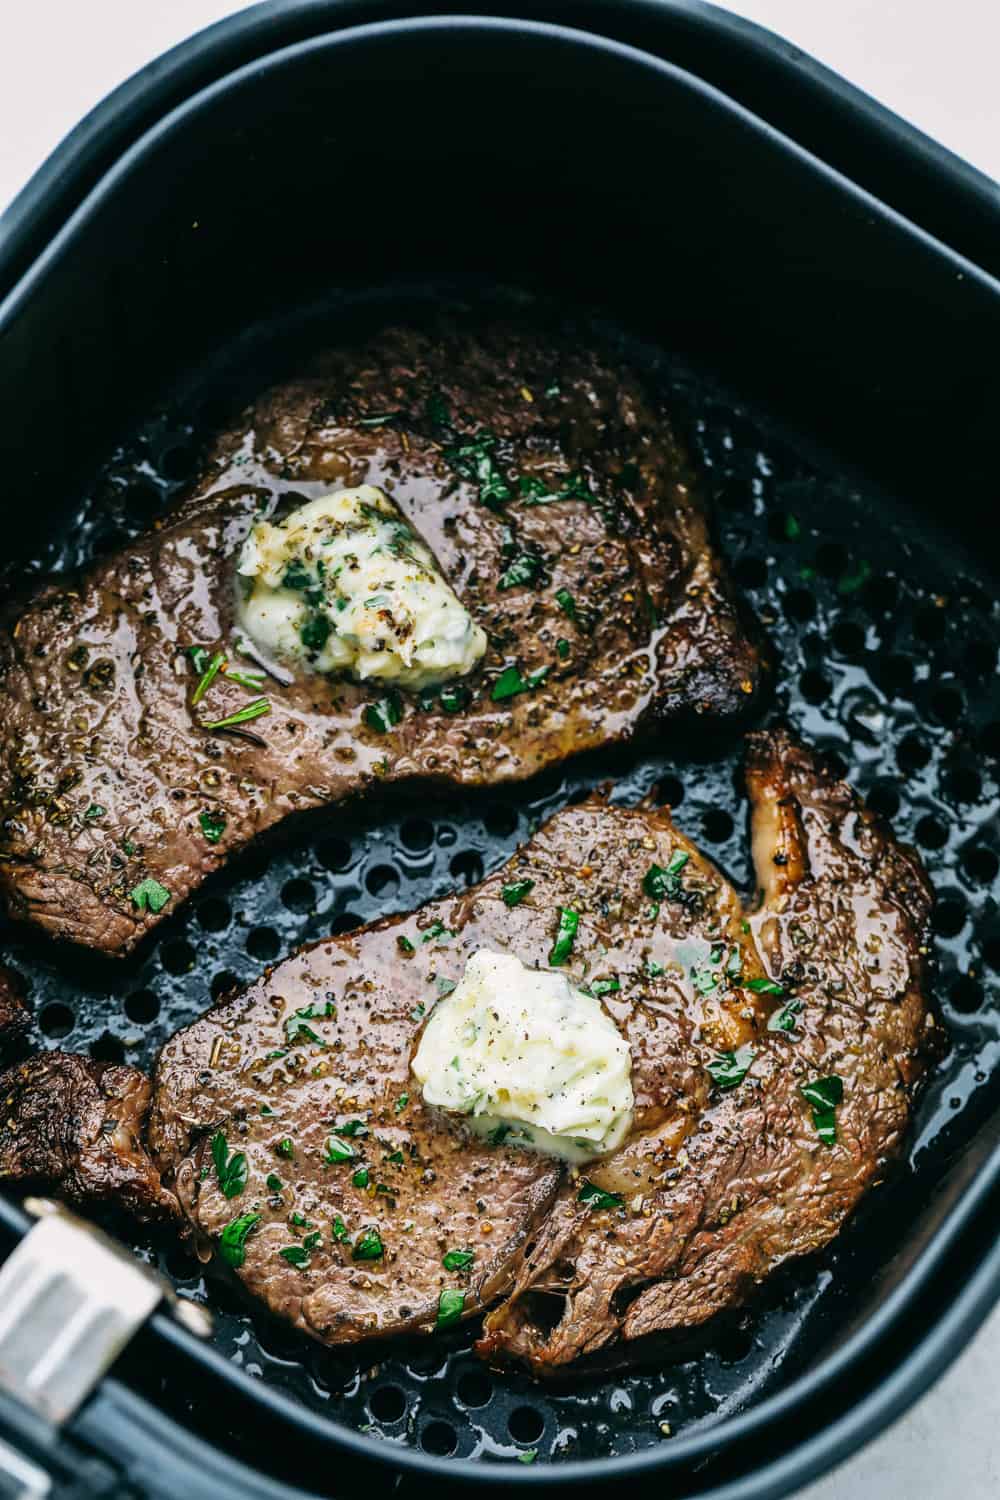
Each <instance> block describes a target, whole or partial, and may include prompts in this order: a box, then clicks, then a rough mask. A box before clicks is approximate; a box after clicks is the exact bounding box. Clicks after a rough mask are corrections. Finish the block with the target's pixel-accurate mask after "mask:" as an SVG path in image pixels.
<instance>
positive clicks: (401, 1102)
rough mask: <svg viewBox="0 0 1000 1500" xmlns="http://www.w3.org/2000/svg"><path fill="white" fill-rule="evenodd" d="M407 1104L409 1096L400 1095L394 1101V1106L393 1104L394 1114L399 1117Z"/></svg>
mask: <svg viewBox="0 0 1000 1500" xmlns="http://www.w3.org/2000/svg"><path fill="white" fill-rule="evenodd" d="M409 1102H410V1096H409V1094H400V1096H399V1098H398V1099H397V1100H396V1104H395V1112H396V1114H397V1115H401V1114H402V1113H403V1110H404V1109H405V1108H406V1106H407V1105H408V1104H409Z"/></svg>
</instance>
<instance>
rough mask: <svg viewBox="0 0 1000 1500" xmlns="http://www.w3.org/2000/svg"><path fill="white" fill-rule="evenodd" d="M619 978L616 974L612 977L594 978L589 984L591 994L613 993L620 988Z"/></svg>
mask: <svg viewBox="0 0 1000 1500" xmlns="http://www.w3.org/2000/svg"><path fill="white" fill-rule="evenodd" d="M621 987H622V984H621V980H620V979H619V978H618V976H617V974H616V975H615V977H614V978H613V979H595V980H594V982H593V984H592V985H591V986H590V993H591V994H592V995H614V994H617V992H618V991H619V990H620V989H621Z"/></svg>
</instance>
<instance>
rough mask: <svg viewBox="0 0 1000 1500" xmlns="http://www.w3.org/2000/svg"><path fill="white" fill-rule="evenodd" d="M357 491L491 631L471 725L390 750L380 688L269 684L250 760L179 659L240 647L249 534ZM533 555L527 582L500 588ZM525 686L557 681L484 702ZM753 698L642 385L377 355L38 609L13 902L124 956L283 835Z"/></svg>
mask: <svg viewBox="0 0 1000 1500" xmlns="http://www.w3.org/2000/svg"><path fill="white" fill-rule="evenodd" d="M463 444H464V445H465V446H466V448H467V449H468V450H469V452H471V457H470V456H469V452H467V453H466V457H465V458H464V459H463V458H455V457H454V452H455V451H457V449H458V448H461V447H462V445H463ZM470 445H471V446H470ZM522 482H523V483H522ZM362 483H371V484H375V485H378V486H380V487H383V488H384V489H386V491H387V492H388V493H389V494H390V495H391V496H392V497H393V499H394V500H395V501H397V502H398V504H399V505H400V507H401V508H402V510H403V511H404V513H405V514H406V517H407V518H408V520H409V521H410V522H411V523H412V525H413V526H414V528H415V529H416V530H417V531H418V532H419V533H420V534H421V535H422V536H423V538H424V539H425V540H426V541H427V542H428V543H429V545H430V546H431V548H432V550H433V551H434V553H435V555H436V557H437V560H438V562H439V564H440V566H441V568H442V569H443V571H444V574H445V575H446V577H447V578H448V579H449V581H450V582H451V583H452V585H453V586H454V587H455V588H456V589H457V591H458V593H459V595H460V597H461V598H462V600H463V602H464V603H465V604H466V607H467V608H468V609H469V610H470V611H471V613H472V614H473V616H474V618H475V619H476V620H477V621H478V622H479V623H480V624H481V625H482V626H483V627H484V629H485V630H486V631H487V633H488V638H489V648H488V651H487V655H486V657H485V659H484V662H483V663H482V664H481V665H480V667H479V668H478V669H477V671H476V672H475V673H474V674H473V675H472V676H471V677H470V678H469V679H468V684H469V687H470V688H471V690H472V700H471V702H470V703H469V704H468V706H466V707H465V708H464V710H462V711H461V712H459V713H457V714H455V713H447V712H444V711H442V709H441V707H440V704H438V703H434V704H433V705H431V706H430V707H418V705H417V703H416V700H415V699H414V698H412V697H409V698H408V699H407V706H406V709H405V713H404V716H403V719H402V722H401V723H400V724H398V726H396V727H394V728H393V729H392V730H391V732H389V733H379V732H378V731H377V730H376V729H373V728H372V727H371V726H370V725H369V724H368V723H366V722H365V720H364V710H365V707H366V706H370V705H371V703H372V701H373V699H375V698H378V697H380V696H381V695H382V693H383V692H384V688H379V687H377V686H376V687H366V686H363V685H362V686H359V685H356V684H354V683H352V682H347V681H342V680H331V679H327V678H323V677H319V676H311V677H310V676H306V677H303V678H300V679H299V680H297V681H295V682H293V683H291V684H289V685H283V684H281V683H278V682H271V683H269V684H268V685H267V688H266V690H265V691H266V693H267V696H268V698H269V700H270V703H271V712H270V715H269V716H268V717H267V718H264V719H261V720H258V721H257V722H255V723H254V725H253V729H252V731H251V735H250V737H244V738H240V737H235V736H232V735H228V734H226V733H225V732H214V733H213V732H207V731H206V730H205V729H204V728H203V727H201V725H202V724H203V723H204V722H208V721H213V722H214V721H215V720H216V719H218V718H221V717H225V716H227V715H229V714H231V713H233V712H234V711H236V710H237V709H239V708H241V707H243V706H245V705H246V704H247V702H248V697H247V693H246V691H245V690H244V689H243V688H242V687H240V686H239V685H238V684H236V683H235V682H233V681H232V680H231V679H229V678H228V677H226V676H225V675H224V674H223V673H220V674H219V676H218V677H217V678H216V679H215V681H214V683H213V685H212V688H211V691H210V693H209V694H208V696H207V698H206V700H205V702H203V703H202V704H201V706H200V707H199V708H198V709H197V710H196V709H195V707H194V706H193V704H192V691H193V689H194V687H195V684H196V682H197V680H198V679H197V674H196V673H195V672H194V671H193V669H192V666H191V661H190V659H189V657H188V655H187V652H188V651H189V649H190V648H192V647H195V646H201V647H204V648H206V649H207V650H208V651H212V652H214V651H216V650H220V649H221V650H224V651H226V652H232V651H233V649H234V642H235V640H236V635H237V632H236V630H235V625H234V618H233V616H234V603H235V580H234V566H235V564H234V556H235V553H236V552H237V550H238V548H239V546H240V544H241V542H242V539H243V538H244V537H245V535H246V533H247V531H248V529H249V527H250V525H251V523H252V521H253V519H254V518H255V517H256V516H257V515H258V514H260V513H267V514H273V513H275V512H276V511H277V512H278V513H280V512H282V511H283V510H284V509H287V508H288V507H289V506H290V505H293V504H299V503H302V501H303V500H305V499H310V498H314V497H316V496H318V495H321V494H324V493H326V492H328V491H330V490H332V489H336V488H340V487H343V486H353V485H359V484H362ZM542 497H544V503H539V501H540V499H541V498H542ZM554 497H555V498H554ZM524 553H530V554H531V555H532V557H533V558H534V559H535V560H536V561H535V563H533V564H532V567H533V569H535V570H536V571H535V576H534V578H533V581H532V582H522V583H518V584H514V585H511V586H508V587H501V586H500V583H499V579H500V576H501V574H503V573H504V572H505V570H506V569H507V568H508V566H509V563H510V559H511V557H512V556H515V555H519V554H524ZM567 598H568V599H569V600H571V601H572V602H571V604H570V605H569V606H567V605H566V602H565V601H566V599H567ZM560 599H561V600H562V602H560ZM252 665H253V663H246V664H244V670H246V667H247V666H252ZM515 665H516V666H517V668H518V669H519V670H520V671H521V673H522V676H523V678H524V679H525V680H526V679H527V678H528V677H529V676H530V675H531V674H533V673H535V672H537V671H538V670H539V669H541V668H545V669H546V671H547V676H546V677H545V680H544V681H543V682H541V683H539V684H538V685H537V686H535V687H533V688H532V689H531V690H529V691H524V692H522V693H520V694H518V695H517V696H515V697H513V698H510V699H508V700H507V701H503V702H494V701H493V700H492V698H491V691H492V688H493V685H494V684H495V683H496V681H497V678H498V676H499V675H500V674H501V672H502V671H503V670H504V669H505V668H506V667H511V666H515ZM760 680H761V658H760V654H759V651H758V649H757V647H756V646H755V644H754V643H753V641H752V640H751V639H750V638H748V635H747V632H746V630H745V628H744V625H743V623H742V622H741V618H740V615H739V611H738V609H737V605H736V602H735V599H734V595H733V592H732V590H731V587H730V585H729V582H728V581H727V578H726V575H725V571H724V569H723V567H722V565H721V563H720V560H719V558H718V556H717V555H716V553H715V552H714V550H713V547H712V544H711V541H710V538H709V534H708V529H707V523H706V516H705V511H704V508H703V506H702V503H701V501H700V499H699V496H698V489H697V483H696V481H695V479H694V477H693V476H692V473H691V471H690V467H689V464H688V461H687V458H686V456H685V454H684V452H683V450H682V448H681V447H680V445H679V443H678V441H677V438H676V437H675V435H674V433H673V430H672V428H671V425H670V420H669V416H668V414H667V412H666V410H665V408H664V404H663V401H662V400H661V398H660V397H659V396H657V395H655V394H654V393H652V392H651V391H650V390H649V389H647V388H646V386H645V385H644V383H643V381H642V380H641V379H640V378H639V376H638V375H637V374H636V373H635V372H634V371H633V370H631V369H629V368H627V367H625V366H623V365H622V364H621V363H620V361H617V360H615V359H604V358H603V357H601V356H598V355H596V354H592V353H589V352H586V351H585V350H583V349H581V348H580V347H578V346H577V345H575V344H573V343H566V342H563V343H560V341H559V340H558V339H557V338H556V337H555V336H554V335H552V336H550V335H547V334H539V333H537V332H526V331H525V330H524V329H522V328H520V327H518V326H507V325H494V326H492V327H490V328H489V329H488V330H487V331H486V332H482V333H476V332H470V331H468V330H466V329H464V328H463V327H461V326H455V327H452V326H448V327H440V328H438V329H436V330H434V331H433V332H431V333H428V332H415V331H413V330H406V329H402V330H400V329H397V330H391V331H389V332H385V333H382V334H381V335H379V336H377V337H375V338H373V339H371V340H370V341H369V342H368V343H366V344H364V345H362V346H361V347H357V348H354V349H351V350H347V351H343V350H342V351H337V352H334V353H332V354H330V355H329V356H327V357H325V358H324V359H323V360H321V361H319V363H318V364H317V366H316V368H315V369H314V370H313V371H312V373H311V374H310V375H308V377H306V378H302V379H298V380H294V381H292V382H290V383H288V384H285V385H282V386H280V387H278V388H276V389H274V390H271V391H270V392H269V393H267V394H265V395H264V396H262V397H261V398H260V399H259V400H257V401H256V402H255V403H254V404H253V405H252V406H251V407H250V408H249V409H248V410H246V411H245V412H244V413H243V414H242V415H241V417H240V418H239V420H238V421H237V422H236V423H235V425H234V426H233V427H232V428H231V429H230V430H229V431H227V432H226V433H225V434H224V435H223V436H222V437H221V438H220V439H219V440H218V442H217V444H216V446H215V448H214V450H213V452H212V454H211V457H210V460H209V461H208V463H207V468H206V472H205V474H204V477H203V478H202V480H201V481H200V482H199V483H198V484H197V486H196V487H195V489H194V491H193V493H192V494H191V495H190V497H189V498H188V499H187V500H186V501H184V502H183V503H181V504H180V506H179V507H178V508H177V509H176V510H175V511H173V512H172V513H171V514H170V515H169V516H168V517H167V518H166V519H165V521H164V522H163V524H162V525H161V526H160V527H159V528H158V529H157V530H155V531H154V532H152V533H151V534H149V535H147V536H145V537H143V538H140V539H139V540H138V541H136V542H135V543H134V544H132V545H131V546H129V547H127V548H125V549H124V550H123V551H121V552H119V553H118V554H117V555H115V556H113V557H110V558H107V559H105V560H102V561H101V562H99V563H97V564H95V565H94V566H93V567H92V568H91V570H90V571H89V573H87V574H86V575H85V576H84V577H83V578H81V579H80V580H78V581H72V582H71V581H68V580H57V581H55V582H53V583H51V584H49V585H48V586H47V587H45V588H43V589H42V590H41V591H40V592H39V593H38V594H37V595H36V596H35V597H34V598H33V599H32V600H31V601H30V602H29V604H28V605H27V607H26V608H25V609H24V610H23V612H22V613H21V615H20V617H19V618H18V619H17V620H16V623H14V624H13V628H10V629H8V630H7V632H6V633H4V634H3V635H2V636H0V726H2V729H3V734H2V744H0V887H2V889H3V891H4V893H5V896H6V899H7V902H8V905H9V908H10V910H11V912H12V914H13V915H15V916H17V917H21V918H25V919H27V920H30V921H33V922H36V923H38V924H39V925H40V926H42V927H43V928H45V929H47V930H48V931H49V932H51V933H54V934H56V935H58V936H61V937H67V938H71V939H73V940H74V941H76V942H79V943H84V944H87V945H89V946H92V947H95V948H99V949H103V950H105V951H107V952H109V953H116V954H121V953H125V952H127V951H128V949H129V948H131V947H132V946H133V945H134V943H135V942H136V941H137V940H138V939H139V938H140V937H141V936H142V935H143V932H144V931H145V930H146V929H147V928H149V927H150V926H151V925H153V924H155V923H156V922H157V921H158V920H160V917H161V915H163V914H164V913H169V912H170V911H172V910H173V909H174V908H175V907H176V905H177V904H178V902H179V901H180V900H181V899H182V898H183V897H184V896H186V895H187V894H188V893H189V892H190V891H191V890H193V889H194V888H196V887H197V886H198V885H199V883H200V882H201V881H202V880H203V879H204V878H205V877H206V876H207V875H208V874H209V873H210V872H211V871H212V870H214V869H216V868H217V867H218V866H219V865H220V864H222V863H223V862H224V861H225V860H226V859H227V858H228V857H229V856H230V855H231V854H232V853H233V852H234V851H235V850H236V849H238V848H239V847H241V846H242V845H244V844H245V843H246V842H247V841H248V840H250V839H252V838H253V837H255V836H256V835H258V834H260V833H262V832H263V831H264V830H265V829H267V828H269V827H271V826H273V825H275V824H277V823H280V822H281V821H282V820H283V819H285V818H287V817H289V816H290V815H292V814H295V813H299V812H302V811H304V810H306V809H309V808H315V807H318V806H322V805H324V804H330V803H334V802H337V801H338V800H340V799H343V798H345V797H348V796H351V795H355V794H358V793H361V792H363V791H365V790H369V789H371V788H373V787H378V786H382V785H385V784H387V783H389V782H398V781H409V780H411V779H413V778H416V777H429V778H435V779H437V780H439V781H446V782H452V783H461V784H465V785H479V784H487V783H495V782H501V781H507V780H512V779H516V778H521V777H525V776H528V775H530V774H532V773H533V772H535V771H538V770H540V769H542V768H543V767H545V766H547V765H551V764H553V763H556V762H558V761H560V760H562V759H564V758H565V757H566V756H568V755H570V754H572V753H575V752H578V751H583V750H586V749H590V748H593V747H596V746H600V745H606V744H609V743H612V742H615V741H619V740H625V739H628V738H629V737H631V736H632V735H634V734H635V733H636V732H637V731H638V730H639V729H640V727H642V726H646V727H654V726H657V725H660V724H664V723H666V722H669V721H673V720H675V719H677V718H679V717H682V716H690V717H700V718H702V719H704V720H706V721H709V722H719V721H724V720H728V719H731V718H733V717H734V716H736V715H738V714H740V713H741V712H742V711H744V710H745V709H747V708H748V707H749V706H750V705H751V704H752V702H753V700H754V698H755V695H756V694H757V690H758V687H759V684H760ZM256 731H259V732H260V733H259V736H257V735H256ZM202 814H204V815H205V816H206V817H207V818H209V819H210V820H211V827H212V829H213V830H214V831H213V835H212V838H211V839H210V838H209V837H208V836H207V835H206V833H205V831H204V828H203V826H202V823H201V822H200V815H202ZM220 826H221V828H222V831H221V833H220V832H219V831H218V830H219V829H220ZM147 880H152V881H153V882H155V886H153V887H149V886H144V884H143V883H144V882H145V881H147ZM143 891H146V892H147V893H150V894H147V895H146V896H144V895H143ZM133 893H138V894H137V895H134V894H133Z"/></svg>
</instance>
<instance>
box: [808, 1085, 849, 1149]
mask: <svg viewBox="0 0 1000 1500" xmlns="http://www.w3.org/2000/svg"><path fill="white" fill-rule="evenodd" d="M799 1093H800V1094H801V1095H802V1097H803V1099H804V1100H805V1101H806V1103H807V1104H811V1105H812V1120H813V1125H814V1126H815V1128H816V1134H817V1135H818V1136H819V1138H820V1140H821V1141H822V1142H823V1145H824V1146H834V1145H836V1142H837V1105H838V1104H839V1103H840V1101H841V1100H842V1099H843V1097H844V1080H843V1079H842V1078H838V1076H837V1074H836V1073H831V1074H830V1076H829V1077H828V1078H814V1079H813V1081H812V1083H803V1084H800V1085H799Z"/></svg>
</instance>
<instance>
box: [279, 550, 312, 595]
mask: <svg viewBox="0 0 1000 1500" xmlns="http://www.w3.org/2000/svg"><path fill="white" fill-rule="evenodd" d="M312 582H313V576H312V574H311V573H310V571H309V569H308V568H307V567H306V565H305V563H304V562H303V561H302V559H301V557H293V558H292V560H291V561H290V562H289V564H288V566H287V568H286V569H285V576H284V577H283V578H282V580H281V586H282V588H286V589H299V590H301V589H307V588H308V587H309V586H310V584H311V583H312Z"/></svg>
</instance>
